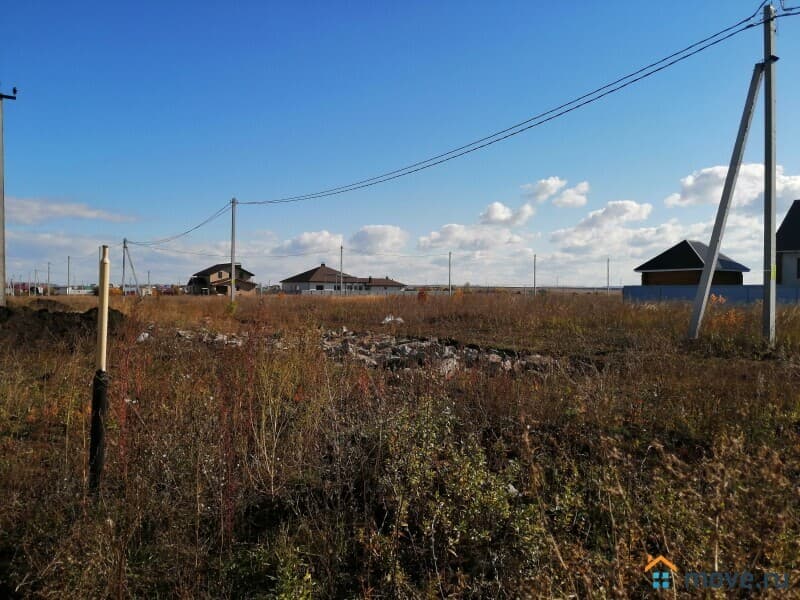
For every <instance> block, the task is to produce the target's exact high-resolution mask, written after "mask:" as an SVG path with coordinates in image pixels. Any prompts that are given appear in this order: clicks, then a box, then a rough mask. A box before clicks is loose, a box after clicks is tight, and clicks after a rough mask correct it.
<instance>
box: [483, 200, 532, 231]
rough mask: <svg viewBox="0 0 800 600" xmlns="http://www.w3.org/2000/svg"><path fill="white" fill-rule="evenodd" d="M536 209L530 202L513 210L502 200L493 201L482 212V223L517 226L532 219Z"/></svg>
mask: <svg viewBox="0 0 800 600" xmlns="http://www.w3.org/2000/svg"><path fill="white" fill-rule="evenodd" d="M535 212H536V209H535V208H534V207H533V206H531V205H530V204H529V203H527V202H526V203H525V204H523V205H522V206H520V207H519V208H518V209H517V210H512V209H511V208H510V207H508V206H506V205H505V204H503V203H502V202H492V203H491V204H490V205H489V206H487V207H486V210H485V211H483V212H482V213H481V223H483V224H484V225H505V226H510V227H516V226H518V225H524V224H525V223H526V222H527V221H528V219H530V218H531V217H532V216H533V215H534V213H535Z"/></svg>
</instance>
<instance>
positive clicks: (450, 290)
mask: <svg viewBox="0 0 800 600" xmlns="http://www.w3.org/2000/svg"><path fill="white" fill-rule="evenodd" d="M452 273H453V252H452V251H450V252H448V253H447V291H448V294H449V295H450V296H452V295H453V279H452Z"/></svg>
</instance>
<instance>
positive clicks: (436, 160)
mask: <svg viewBox="0 0 800 600" xmlns="http://www.w3.org/2000/svg"><path fill="white" fill-rule="evenodd" d="M765 3H766V0H765V1H764V2H762V3H761V4H760V5H759V7H758V8H757V9H756V10H755V12H753V14H751V15H750V16H748V17H746V18H744V19H742V20H740V21H738V22H737V23H735V24H733V25H731V26H729V27H726V28H725V29H722V30H721V31H718V32H717V33H715V34H713V35H711V36H708V37H706V38H704V39H702V40H700V41H698V42H695V43H693V44H691V45H689V46H687V47H685V48H683V49H681V50H678V51H677V52H673V53H672V54H670V55H668V56H666V57H664V58H662V59H660V60H658V61H655V62H653V63H650V64H649V65H647V66H645V67H642V68H640V69H637V70H636V71H633V72H632V73H629V74H627V75H625V76H623V77H621V78H619V79H616V80H615V81H612V82H610V83H607V84H605V85H603V86H601V87H599V88H597V89H595V90H592V91H591V92H588V93H586V94H583V95H582V96H579V97H577V98H574V99H573V100H570V101H569V102H566V103H564V104H561V105H559V106H557V107H555V108H552V109H550V110H548V111H545V112H543V113H539V114H538V115H535V116H533V117H530V118H529V119H526V120H525V121H522V122H520V123H517V124H515V125H512V126H511V127H507V128H506V129H503V130H500V131H497V132H495V133H492V134H490V135H488V136H485V137H483V138H481V139H479V140H475V141H473V142H470V143H469V144H466V145H463V146H460V147H458V148H455V149H453V150H450V151H448V152H444V153H442V154H438V155H436V156H433V157H431V158H428V159H426V160H422V161H418V162H416V163H413V164H411V165H408V166H406V167H403V168H400V169H395V170H393V171H389V172H386V173H383V174H382V175H377V176H374V177H370V178H368V179H362V180H360V181H356V182H354V183H351V184H348V185H342V186H338V187H334V188H329V189H326V190H322V191H320V192H314V193H310V194H303V195H298V196H287V197H283V198H276V199H272V200H260V201H250V202H240V204H283V203H289V202H299V201H302V200H311V199H315V198H324V197H327V196H335V195H339V194H343V193H346V192H352V191H355V190H359V189H363V188H366V187H371V186H373V185H378V184H380V183H385V182H387V181H391V180H393V179H397V178H399V177H404V176H406V175H411V174H412V173H416V172H418V171H422V170H424V169H428V168H430V167H433V166H436V165H439V164H442V163H444V162H448V161H450V160H453V159H455V158H458V157H460V156H464V155H465V154H469V153H471V152H475V151H477V150H480V149H482V148H485V147H487V146H490V145H492V144H495V143H497V142H499V141H502V140H505V139H508V138H509V137H512V136H515V135H519V134H520V133H523V132H524V131H527V130H529V129H531V128H533V127H537V126H539V125H542V124H544V123H547V122H549V121H552V120H553V119H556V118H558V117H561V116H563V115H565V114H567V113H569V112H572V111H573V110H576V109H578V108H581V107H583V106H586V105H587V104H591V103H593V102H596V101H597V100H599V99H601V98H604V97H605V96H608V95H609V94H612V93H614V92H617V91H619V90H622V89H623V88H625V87H628V86H629V85H631V84H633V83H636V82H638V81H641V80H642V79H645V78H647V77H650V76H651V75H654V74H656V73H658V72H660V71H662V70H664V69H666V68H668V67H670V66H672V65H674V64H676V63H678V62H681V61H683V60H686V59H687V58H690V57H692V56H694V55H695V54H698V53H700V52H702V51H704V50H706V49H708V48H710V47H712V46H714V45H716V44H719V43H721V42H723V41H725V40H727V39H730V38H731V37H733V36H735V35H738V34H739V33H742V32H743V31H745V30H747V29H750V28H752V27H755V26H756V25H759V24H760V22H756V23H750V24H747V25H744V24H745V23H747V22H748V21H751V20H752V19H753V18H754V17H755V16H756V15H757V14H758V11H759V9H760V8H761V7H762V6H763V5H764V4H765ZM742 25H744V26H742ZM740 26H742V27H740ZM737 27H739V29H737ZM728 32H731V33H728ZM724 34H727V35H724ZM720 36H722V37H720ZM712 40H713V41H712ZM690 50H693V51H691V52H689V51H690ZM658 65H661V66H658ZM656 67H657V68H656ZM623 82H625V83H623ZM618 84H619V85H618ZM601 92H603V93H601Z"/></svg>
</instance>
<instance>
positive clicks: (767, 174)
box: [763, 4, 778, 346]
mask: <svg viewBox="0 0 800 600" xmlns="http://www.w3.org/2000/svg"><path fill="white" fill-rule="evenodd" d="M777 60H778V57H777V56H775V8H774V7H773V6H772V5H771V4H768V5H767V6H765V7H764V330H763V333H764V337H765V338H766V339H767V342H768V343H769V345H770V346H772V345H774V344H775V277H776V264H775V105H776V102H775V62H776V61H777Z"/></svg>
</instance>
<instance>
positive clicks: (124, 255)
mask: <svg viewBox="0 0 800 600" xmlns="http://www.w3.org/2000/svg"><path fill="white" fill-rule="evenodd" d="M102 251H103V250H102V248H101V249H100V252H101V256H102ZM127 259H128V238H123V239H122V301H123V302H124V301H125V261H126V260H127ZM100 260H102V258H101V259H100Z"/></svg>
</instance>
